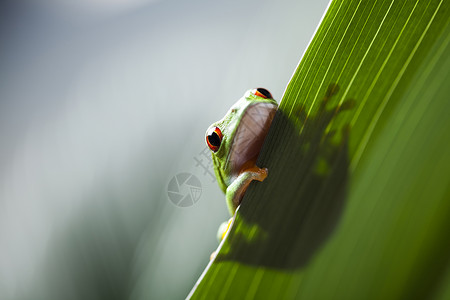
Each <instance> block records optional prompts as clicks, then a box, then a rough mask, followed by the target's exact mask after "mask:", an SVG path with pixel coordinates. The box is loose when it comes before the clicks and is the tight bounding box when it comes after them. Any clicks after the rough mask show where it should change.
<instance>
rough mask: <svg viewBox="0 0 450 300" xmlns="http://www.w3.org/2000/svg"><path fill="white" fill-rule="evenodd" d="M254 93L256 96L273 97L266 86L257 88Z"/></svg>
mask: <svg viewBox="0 0 450 300" xmlns="http://www.w3.org/2000/svg"><path fill="white" fill-rule="evenodd" d="M254 94H255V96H258V97H261V98H264V99H272V94H271V93H270V92H269V91H268V90H266V89H264V88H257V89H255V92H254Z"/></svg>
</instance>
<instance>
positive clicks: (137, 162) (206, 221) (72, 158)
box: [0, 0, 328, 299]
mask: <svg viewBox="0 0 450 300" xmlns="http://www.w3.org/2000/svg"><path fill="white" fill-rule="evenodd" d="M327 5H328V1H327V0H326V1H325V0H321V1H315V2H312V1H306V0H303V1H277V2H275V1H255V0H252V1H227V2H221V3H219V2H212V1H205V0H203V1H202V0H197V1H151V0H132V1H119V0H110V1H107V0H95V1H88V0H83V1H71V2H69V1H57V0H39V1H31V0H20V1H2V2H1V4H0V7H1V9H0V14H1V15H0V38H1V47H0V49H1V50H0V76H1V80H0V122H1V123H0V138H1V147H0V245H1V247H0V299H180V298H184V297H185V296H186V295H187V293H188V292H189V291H190V289H191V288H192V286H193V284H194V283H195V282H196V280H197V278H198V277H199V275H200V274H201V272H202V271H203V269H204V268H205V266H206V265H207V263H208V262H209V255H210V253H211V252H212V251H213V250H214V249H215V247H216V246H217V241H216V238H215V234H216V231H217V228H218V226H219V224H220V223H221V222H222V221H224V220H226V219H227V218H228V212H227V209H226V205H225V200H224V195H223V194H222V193H221V191H220V190H219V187H218V186H217V183H216V182H215V181H214V179H213V178H212V177H210V175H209V174H208V173H206V172H205V170H204V169H203V168H202V166H201V165H199V163H198V162H199V161H200V162H201V164H205V165H206V164H208V162H209V160H208V158H207V157H206V156H204V155H203V153H202V152H203V151H204V150H205V144H204V133H205V130H206V128H207V127H208V126H209V124H211V123H212V122H213V121H216V120H218V119H219V118H221V117H222V116H223V115H224V114H225V112H226V110H227V109H228V108H229V107H230V106H231V105H232V104H233V103H234V102H235V101H236V100H237V99H238V98H239V97H241V96H242V95H243V93H244V92H245V90H247V89H249V88H252V87H257V86H263V87H266V88H268V89H269V90H270V91H271V92H272V94H273V95H274V97H275V98H276V99H278V100H279V99H280V98H281V96H282V93H283V91H284V89H285V86H286V84H287V83H288V81H289V79H290V77H291V75H292V73H293V71H294V70H295V67H296V66H297V64H298V61H299V59H300V57H301V54H302V53H303V51H304V50H305V49H306V47H307V45H308V42H309V40H310V38H311V37H312V36H313V33H314V30H315V28H316V27H317V25H318V24H319V21H320V18H321V16H322V14H323V13H324V11H325V9H326V7H327ZM292 37H295V39H294V38H292ZM210 170H212V169H210ZM181 172H187V173H190V174H194V175H195V176H196V177H197V178H198V179H199V180H200V182H201V185H202V194H201V196H200V199H199V200H198V202H196V203H195V204H194V205H192V206H190V207H185V208H180V207H177V206H175V205H174V204H172V203H171V202H170V201H169V200H168V196H167V185H168V183H169V181H170V180H171V179H172V178H173V176H175V175H176V174H178V173H181ZM182 192H186V191H182Z"/></svg>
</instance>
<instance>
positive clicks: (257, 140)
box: [228, 102, 277, 175]
mask: <svg viewBox="0 0 450 300" xmlns="http://www.w3.org/2000/svg"><path fill="white" fill-rule="evenodd" d="M276 110H277V105H276V104H273V103H269V102H258V103H255V104H252V105H251V106H249V107H248V108H247V109H246V110H245V112H244V114H243V116H242V118H241V121H240V125H239V127H238V128H237V130H236V134H235V136H234V140H233V142H232V145H233V146H232V147H231V150H230V152H229V154H228V155H229V156H228V163H229V166H230V170H231V173H232V174H235V175H238V174H239V173H240V172H241V171H242V168H243V167H245V166H247V165H248V162H250V161H253V162H255V161H256V159H257V157H258V155H259V152H260V151H261V147H262V145H263V143H264V140H265V138H266V136H267V133H268V132H269V128H270V125H271V123H272V120H273V117H274V116H275V112H276Z"/></svg>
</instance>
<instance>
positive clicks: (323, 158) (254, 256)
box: [216, 84, 354, 269]
mask: <svg viewBox="0 0 450 300" xmlns="http://www.w3.org/2000/svg"><path fill="white" fill-rule="evenodd" d="M338 90H339V87H338V85H336V84H330V85H329V87H328V90H327V92H326V94H325V96H324V97H323V99H322V100H321V102H320V104H319V108H318V111H317V112H316V113H314V114H310V115H307V114H306V112H305V107H304V106H300V107H298V108H297V109H296V110H295V111H296V112H297V113H296V114H295V117H294V118H293V117H292V116H291V117H290V118H289V117H288V116H287V115H286V114H285V113H284V112H283V111H282V109H279V110H278V111H277V114H276V115H275V118H274V120H273V123H272V127H271V129H270V131H269V134H268V136H267V139H266V143H265V146H264V147H263V149H262V151H261V154H260V157H259V158H258V163H257V164H258V165H259V166H264V167H267V168H268V169H269V176H268V178H267V179H266V180H265V181H264V182H263V183H262V184H259V183H256V182H252V184H251V185H250V187H249V189H248V190H247V192H246V195H245V197H244V199H243V203H242V204H241V207H240V209H239V211H238V213H237V214H236V220H235V222H234V225H233V228H232V229H231V230H230V232H229V234H228V237H227V240H226V241H225V242H224V244H223V245H222V249H221V250H220V252H219V254H218V255H217V257H216V261H230V260H231V261H238V262H241V263H244V264H248V265H257V266H265V267H270V268H277V269H298V268H301V267H303V266H305V265H306V264H307V262H308V261H309V260H310V259H311V257H312V256H313V254H314V253H315V252H316V251H317V250H318V249H319V248H320V246H321V245H323V244H324V242H325V241H326V240H327V238H328V237H329V236H330V235H331V233H332V232H333V230H334V228H335V227H336V226H337V224H338V221H339V218H340V215H341V213H342V211H343V207H344V204H345V198H346V191H347V182H348V167H349V161H348V137H349V133H350V127H349V126H348V125H344V126H342V127H341V128H339V129H338V130H334V131H327V130H328V127H329V125H330V123H331V122H332V121H333V120H334V119H335V118H336V117H337V116H338V115H339V114H340V113H341V112H343V111H345V110H348V109H351V108H353V106H354V101H353V100H346V101H344V102H343V103H342V104H341V105H335V106H334V107H332V108H327V106H331V105H330V104H329V102H330V99H332V97H333V96H334V95H335V94H337V92H338ZM293 119H294V120H295V121H293ZM279 133H281V134H279ZM339 133H340V134H339ZM268 144H270V147H269V145H268ZM286 147H289V148H292V147H293V148H294V149H298V151H297V152H296V153H295V154H294V155H292V153H291V154H290V155H282V154H283V153H285V152H286V149H285V148H286ZM269 148H271V149H270V153H272V155H273V156H277V157H276V158H277V159H271V157H269V151H268V150H269ZM274 161H276V164H275V163H274ZM255 183H256V184H259V185H258V186H256V184H255ZM280 183H282V186H280ZM261 199H264V201H261Z"/></svg>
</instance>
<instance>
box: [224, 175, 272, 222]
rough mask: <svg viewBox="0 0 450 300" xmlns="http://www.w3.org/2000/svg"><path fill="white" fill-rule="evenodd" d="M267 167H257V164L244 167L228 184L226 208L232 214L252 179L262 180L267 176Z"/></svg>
mask: <svg viewBox="0 0 450 300" xmlns="http://www.w3.org/2000/svg"><path fill="white" fill-rule="evenodd" d="M267 173H268V170H267V168H259V167H257V166H253V167H250V168H248V169H245V170H244V171H243V172H241V173H240V174H239V176H238V177H237V178H236V179H235V180H234V181H233V182H232V183H231V184H230V185H229V186H228V188H227V192H226V200H227V205H228V210H229V211H230V214H231V215H234V212H235V211H236V208H237V207H238V206H239V204H240V203H241V200H242V197H243V196H244V193H245V191H246V190H247V188H248V186H249V184H250V182H252V180H258V181H263V180H264V179H266V177H267Z"/></svg>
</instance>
